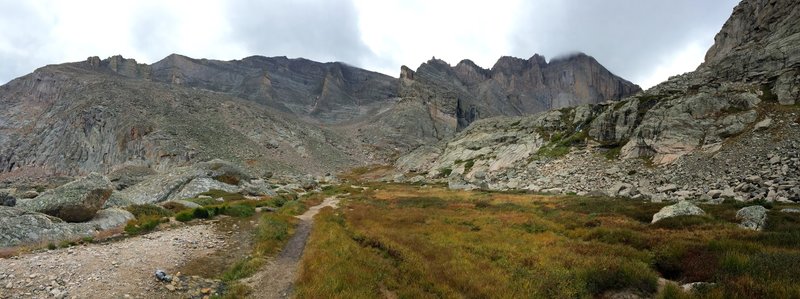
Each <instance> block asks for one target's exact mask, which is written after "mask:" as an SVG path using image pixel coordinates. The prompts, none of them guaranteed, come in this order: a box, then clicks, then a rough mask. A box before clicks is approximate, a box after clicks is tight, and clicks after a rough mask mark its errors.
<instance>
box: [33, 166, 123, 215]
mask: <svg viewBox="0 0 800 299" xmlns="http://www.w3.org/2000/svg"><path fill="white" fill-rule="evenodd" d="M112 189H113V188H112V186H111V182H110V181H109V180H108V178H106V177H104V176H102V175H100V174H97V173H91V174H89V175H88V176H86V177H84V178H81V179H78V180H76V181H73V182H70V183H67V184H65V185H63V186H60V187H58V188H55V189H52V190H48V191H46V192H44V193H42V194H41V195H39V196H37V197H36V198H33V199H24V200H20V201H19V202H17V207H18V208H20V209H24V210H27V211H32V212H40V213H44V214H48V215H51V216H55V217H58V218H61V219H62V220H65V221H68V222H84V221H88V220H90V219H92V218H94V216H95V214H96V213H97V211H98V210H100V209H101V208H102V207H103V205H104V204H105V203H106V200H108V198H109V196H111V192H112Z"/></svg>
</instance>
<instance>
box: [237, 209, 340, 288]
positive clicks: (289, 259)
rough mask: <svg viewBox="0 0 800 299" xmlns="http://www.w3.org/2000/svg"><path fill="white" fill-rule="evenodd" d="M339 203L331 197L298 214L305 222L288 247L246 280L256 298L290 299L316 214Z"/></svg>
mask: <svg viewBox="0 0 800 299" xmlns="http://www.w3.org/2000/svg"><path fill="white" fill-rule="evenodd" d="M338 204H339V200H338V199H337V198H336V197H335V196H334V197H328V198H326V199H325V200H324V201H323V202H322V203H321V204H319V205H316V206H313V207H311V208H310V209H308V211H306V212H305V213H303V215H300V216H297V218H298V219H300V220H301V222H300V224H299V225H298V226H297V229H296V230H295V234H294V236H292V238H291V239H290V240H289V242H288V243H287V244H286V247H284V248H283V250H281V252H280V254H278V256H277V257H276V258H275V259H273V260H271V261H269V262H267V265H265V266H264V268H262V269H261V270H260V271H258V273H256V274H255V275H253V276H252V277H250V278H247V279H245V280H243V283H245V284H247V285H248V286H250V287H251V288H252V289H253V292H252V297H253V298H288V297H289V296H290V295H291V293H292V283H293V282H294V280H295V278H296V276H297V269H298V268H299V264H300V258H301V257H302V256H303V249H305V246H306V241H307V240H308V236H309V235H310V234H311V228H312V226H313V225H314V215H317V213H319V211H320V210H321V209H322V208H324V207H334V208H335V207H337V205H338Z"/></svg>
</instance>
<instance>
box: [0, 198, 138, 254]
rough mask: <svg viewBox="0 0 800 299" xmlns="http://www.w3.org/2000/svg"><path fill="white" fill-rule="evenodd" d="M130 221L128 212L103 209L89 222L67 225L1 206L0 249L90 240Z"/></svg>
mask: <svg viewBox="0 0 800 299" xmlns="http://www.w3.org/2000/svg"><path fill="white" fill-rule="evenodd" d="M131 219H134V217H133V214H131V213H130V212H128V211H125V210H122V209H105V210H100V211H98V212H97V213H96V215H95V217H94V218H93V219H92V220H90V221H88V222H83V223H68V222H64V221H63V220H61V219H58V218H56V217H53V216H50V215H47V214H42V213H37V212H31V211H26V210H23V209H19V208H12V207H2V206H0V248H4V247H12V246H21V245H28V244H43V243H46V242H52V243H58V242H60V241H62V240H76V239H80V238H83V237H91V236H94V235H95V234H96V233H97V232H99V231H105V230H110V229H115V228H119V227H121V226H124V225H125V224H126V223H127V222H128V221H130V220H131Z"/></svg>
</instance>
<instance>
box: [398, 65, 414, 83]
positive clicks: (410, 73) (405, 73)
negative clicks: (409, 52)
mask: <svg viewBox="0 0 800 299" xmlns="http://www.w3.org/2000/svg"><path fill="white" fill-rule="evenodd" d="M400 79H407V80H414V70H412V69H410V68H409V67H407V66H405V65H403V66H401V67H400Z"/></svg>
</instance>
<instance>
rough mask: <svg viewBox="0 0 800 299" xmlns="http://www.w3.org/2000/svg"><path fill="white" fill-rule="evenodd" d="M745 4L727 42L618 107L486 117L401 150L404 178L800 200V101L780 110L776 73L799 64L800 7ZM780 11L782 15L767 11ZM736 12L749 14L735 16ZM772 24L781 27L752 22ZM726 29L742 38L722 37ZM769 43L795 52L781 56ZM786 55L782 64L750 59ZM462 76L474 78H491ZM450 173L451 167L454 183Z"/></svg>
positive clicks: (656, 197) (676, 196)
mask: <svg viewBox="0 0 800 299" xmlns="http://www.w3.org/2000/svg"><path fill="white" fill-rule="evenodd" d="M762 6H764V7H762ZM767 6H768V7H767ZM773 6H774V7H773ZM739 7H740V8H737V10H736V11H737V13H735V14H734V16H732V21H729V22H728V23H727V24H726V27H725V28H723V30H722V31H721V32H722V33H720V35H719V36H718V39H717V41H718V43H720V45H717V46H715V48H712V50H710V51H709V53H711V54H709V56H708V59H707V61H706V62H705V63H704V64H703V65H701V66H700V67H698V69H697V70H696V71H694V72H691V73H686V74H683V75H679V76H674V77H672V78H670V79H669V80H667V81H665V82H663V83H661V84H659V85H657V86H654V87H653V88H650V89H649V90H647V91H644V92H641V93H638V94H635V95H633V96H629V97H626V98H623V99H622V100H621V101H619V102H616V103H601V104H585V105H579V106H575V107H568V108H561V109H558V110H550V111H547V112H543V113H540V114H535V115H530V116H523V117H497V118H490V119H480V120H478V121H475V122H473V123H472V124H470V125H469V127H467V128H465V129H464V130H462V131H461V132H459V133H458V134H456V136H455V137H454V138H452V139H449V140H446V141H443V142H441V143H438V144H435V145H429V146H424V147H420V148H418V149H417V150H415V151H413V152H411V153H409V154H407V155H405V156H401V157H400V158H399V159H398V160H397V161H396V163H395V167H396V168H397V169H398V171H399V172H402V173H405V174H407V175H406V176H405V177H413V176H416V175H423V176H425V177H426V179H427V180H428V181H432V182H437V183H447V182H449V181H451V180H455V181H458V180H461V179H463V180H464V181H466V182H470V183H473V182H477V181H476V179H475V178H474V175H475V174H476V173H482V174H484V178H483V179H481V180H482V181H485V182H486V183H487V184H488V186H489V189H493V190H508V189H523V190H536V191H541V190H562V191H563V192H565V193H578V194H588V193H604V194H607V195H612V196H626V197H631V198H644V199H651V200H653V201H658V202H660V201H665V200H680V199H701V200H703V201H707V202H709V203H719V202H721V201H723V200H724V199H734V200H741V201H745V200H757V199H764V200H768V201H781V202H788V201H793V202H797V201H800V188H797V187H796V185H797V183H798V182H800V154H799V153H798V149H800V137H798V136H800V108H798V106H796V105H794V106H783V107H777V108H776V106H781V105H782V104H784V103H783V102H784V101H779V100H778V98H779V96H776V95H777V93H778V89H777V88H778V86H779V85H780V84H778V83H777V82H778V81H779V80H778V79H776V78H780V77H781V76H784V74H786V73H787V72H793V71H795V70H796V69H797V64H796V62H795V61H798V60H800V53H797V52H794V51H793V50H790V49H789V48H793V47H794V45H797V44H798V43H796V42H792V41H794V39H795V38H797V37H798V36H800V34H797V33H796V32H797V31H798V30H800V29H799V27H800V26H794V24H796V20H795V19H796V18H793V17H792V16H794V15H795V14H796V12H797V10H798V7H800V3H797V2H796V1H772V2H769V1H759V0H754V1H743V2H742V4H740V6H739ZM748 7H751V8H752V7H755V8H754V9H750V8H748ZM775 7H781V12H774V14H764V13H762V12H765V11H771V10H773V9H774V8H775ZM745 8H747V9H745ZM745 12H746V13H745ZM737 18H739V19H742V20H744V19H746V20H747V21H746V22H744V21H742V22H739V21H733V20H734V19H737ZM756 19H757V20H756ZM762 19H770V20H771V21H770V22H773V23H770V24H772V25H769V26H768V28H761V27H759V26H760V25H752V24H756V23H759V22H762V21H763V20H762ZM737 24H738V25H737ZM748 24H750V25H748ZM774 24H779V25H777V26H776V25H774ZM780 24H783V25H780ZM737 26H738V27H737ZM787 26H788V27H791V28H784V27H787ZM762 31H763V32H762ZM725 32H738V33H736V34H739V35H741V37H736V38H734V37H730V36H728V37H724V35H725V34H724V33H725ZM769 32H772V33H769ZM730 34H733V33H730ZM723 44H725V45H723ZM734 44H735V45H734ZM787 47H788V48H787ZM723 49H727V50H723ZM761 49H784V50H786V51H784V52H781V53H780V54H777V53H773V54H774V55H773V54H764V53H762V52H761ZM727 55H734V56H733V57H734V59H729V58H726V57H728V56H727ZM776 57H779V58H780V59H778V61H781V63H767V64H763V65H756V63H753V62H752V61H763V62H766V61H771V60H770V59H773V58H776ZM751 58H752V59H751ZM534 60H535V59H534ZM784 62H785V64H784ZM737 63H738V64H737ZM506 64H509V63H508V62H505V63H504V64H501V65H506ZM468 66H469V64H465V65H464V66H462V67H461V68H466V67H468ZM737 66H741V68H739V70H744V69H747V70H753V69H757V70H758V71H756V72H755V73H753V72H752V71H747V73H748V74H750V75H746V76H745V75H741V72H739V73H738V74H739V75H737V76H730V74H732V73H729V72H728V71H726V70H731V67H737ZM502 68H509V67H507V66H503V67H502ZM438 69H442V70H446V68H438ZM467 69H468V68H467ZM511 69H514V68H513V67H511ZM733 70H736V68H734V69H733ZM461 73H462V74H463V75H462V76H461V78H462V79H463V80H465V81H468V82H474V81H476V80H477V79H475V78H481V77H480V75H481V74H484V75H485V72H478V71H475V72H466V71H464V70H462V71H461ZM422 77H424V76H422V75H421V70H418V71H417V72H416V73H415V74H414V78H416V79H415V80H421V79H420V78H422ZM437 78H446V77H444V76H439V77H437ZM770 78H771V79H770ZM775 80H778V81H775ZM460 106H462V107H463V106H464V105H463V103H462V104H460ZM479 110H480V109H479ZM482 117H483V116H481V118H482ZM443 170H449V175H447V178H444V177H443V175H441V174H442V173H443ZM612 170H613V171H612ZM454 176H455V177H454ZM753 177H755V178H756V179H751V178H753ZM711 190H717V191H718V192H714V193H710V191H711ZM621 194H622V195H621Z"/></svg>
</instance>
